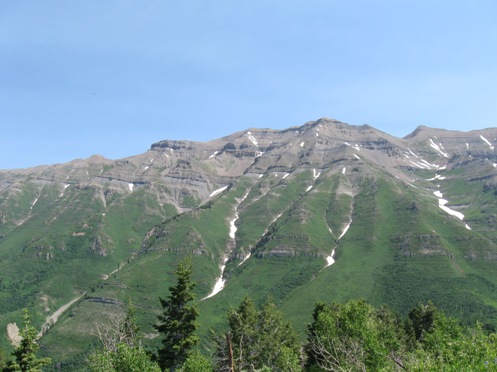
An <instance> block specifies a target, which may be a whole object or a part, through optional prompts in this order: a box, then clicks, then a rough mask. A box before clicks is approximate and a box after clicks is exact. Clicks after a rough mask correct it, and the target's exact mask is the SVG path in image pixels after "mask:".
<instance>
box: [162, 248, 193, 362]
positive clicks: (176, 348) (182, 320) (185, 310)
mask: <svg viewBox="0 0 497 372" xmlns="http://www.w3.org/2000/svg"><path fill="white" fill-rule="evenodd" d="M192 273H193V268H192V263H191V258H190V257H187V258H185V259H184V260H183V261H182V262H180V263H179V264H178V267H177V269H176V280H177V282H176V285H174V286H171V287H169V295H168V296H167V298H165V299H164V298H159V300H160V303H161V305H162V308H163V312H162V314H161V315H159V321H160V323H159V324H158V325H156V326H155V328H156V329H157V330H158V331H159V334H160V335H161V336H162V348H161V349H160V350H159V351H158V355H157V360H158V362H159V365H160V366H161V368H162V369H163V370H166V369H169V370H170V371H174V370H175V369H176V368H178V367H179V366H181V365H182V364H183V362H184V361H185V360H186V359H187V358H188V356H189V355H190V353H191V352H192V348H193V347H194V346H195V345H197V344H198V342H199V338H198V336H196V335H195V331H196V330H197V328H198V323H197V317H198V307H197V305H196V304H195V303H194V300H195V294H194V293H193V289H194V287H195V283H194V282H193V281H192Z"/></svg>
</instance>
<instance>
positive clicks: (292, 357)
mask: <svg viewBox="0 0 497 372" xmlns="http://www.w3.org/2000/svg"><path fill="white" fill-rule="evenodd" d="M228 324H229V329H230V331H229V333H228V336H227V337H226V341H224V338H218V339H217V343H218V352H217V357H218V368H219V369H220V370H229V369H230V367H231V366H230V362H231V363H232V365H234V366H235V370H237V371H244V370H248V371H254V370H257V369H261V368H264V367H267V368H270V369H272V370H275V371H297V370H300V366H299V344H298V342H297V338H296V335H295V332H294V331H293V329H292V327H291V325H290V323H289V322H287V321H286V320H284V319H283V315H282V313H281V312H280V311H278V310H277V308H276V306H275V305H274V304H273V303H271V302H266V304H264V306H263V307H262V309H261V310H257V309H256V307H255V304H254V302H253V301H252V300H251V299H250V298H248V297H246V298H244V299H243V300H242V302H241V303H240V305H239V306H238V308H237V309H230V310H229V312H228ZM230 346H231V351H230ZM230 355H232V357H231V356H230ZM231 358H232V360H231V361H230V359H231Z"/></svg>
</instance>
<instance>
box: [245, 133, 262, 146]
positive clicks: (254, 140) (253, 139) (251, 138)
mask: <svg viewBox="0 0 497 372" xmlns="http://www.w3.org/2000/svg"><path fill="white" fill-rule="evenodd" d="M247 135H248V139H249V140H250V141H251V142H252V143H253V144H254V145H255V146H259V144H258V142H257V140H256V139H255V137H254V136H253V135H252V133H250V132H247Z"/></svg>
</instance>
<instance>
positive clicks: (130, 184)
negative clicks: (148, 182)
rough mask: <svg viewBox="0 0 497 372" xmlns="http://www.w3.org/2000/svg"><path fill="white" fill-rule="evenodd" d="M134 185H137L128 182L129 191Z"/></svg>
mask: <svg viewBox="0 0 497 372" xmlns="http://www.w3.org/2000/svg"><path fill="white" fill-rule="evenodd" d="M133 187H135V185H133V184H132V183H128V188H129V191H133Z"/></svg>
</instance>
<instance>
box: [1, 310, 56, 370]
mask: <svg viewBox="0 0 497 372" xmlns="http://www.w3.org/2000/svg"><path fill="white" fill-rule="evenodd" d="M23 317H24V322H23V328H22V329H21V330H20V332H19V334H20V336H21V337H22V340H21V342H20V344H19V346H17V347H16V348H15V350H14V351H13V352H12V355H13V356H14V358H15V360H14V361H9V362H8V363H7V366H6V367H5V368H4V372H14V371H15V372H19V371H22V372H24V371H29V372H41V367H43V366H46V365H49V364H50V363H51V360H50V358H43V359H38V358H37V357H36V353H37V352H38V350H39V348H40V346H39V345H38V343H37V339H38V332H37V331H36V328H34V327H33V326H32V325H31V316H30V315H29V313H28V310H27V309H24V316H23Z"/></svg>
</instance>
